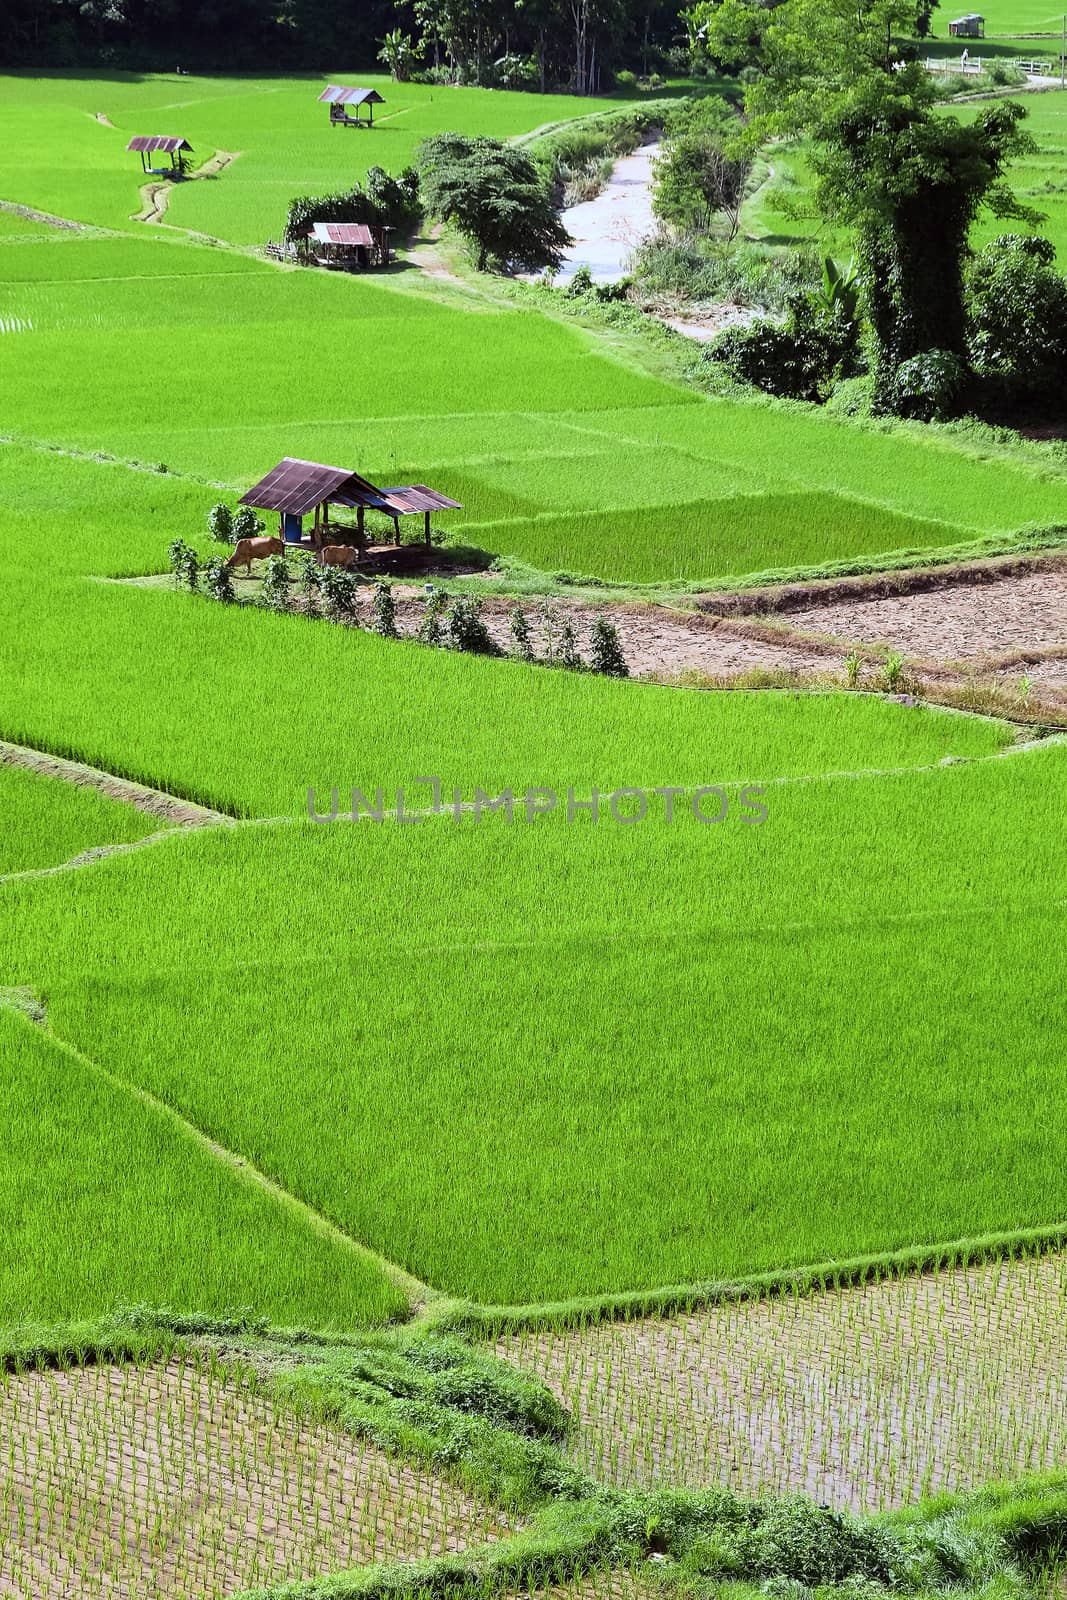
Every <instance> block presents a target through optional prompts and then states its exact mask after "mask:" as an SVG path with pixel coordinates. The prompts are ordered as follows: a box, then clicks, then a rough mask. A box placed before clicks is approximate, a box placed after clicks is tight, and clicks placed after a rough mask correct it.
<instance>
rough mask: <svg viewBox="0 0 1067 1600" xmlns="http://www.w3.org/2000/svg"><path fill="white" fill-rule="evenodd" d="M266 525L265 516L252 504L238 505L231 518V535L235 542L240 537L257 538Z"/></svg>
mask: <svg viewBox="0 0 1067 1600" xmlns="http://www.w3.org/2000/svg"><path fill="white" fill-rule="evenodd" d="M264 527H265V523H264V521H263V518H262V517H261V516H260V515H259V514H258V512H256V511H254V510H253V508H252V507H251V506H238V507H237V510H236V511H235V512H234V513H233V516H232V518H231V520H230V537H231V539H232V540H233V543H234V544H236V543H237V540H238V539H255V538H256V537H257V536H258V535H259V534H261V533H262V532H263V529H264Z"/></svg>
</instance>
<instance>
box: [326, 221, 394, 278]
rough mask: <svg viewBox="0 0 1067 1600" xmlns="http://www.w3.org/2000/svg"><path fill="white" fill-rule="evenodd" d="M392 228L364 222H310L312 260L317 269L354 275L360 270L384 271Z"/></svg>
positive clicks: (387, 259)
mask: <svg viewBox="0 0 1067 1600" xmlns="http://www.w3.org/2000/svg"><path fill="white" fill-rule="evenodd" d="M391 232H392V229H391V228H382V227H376V226H374V225H372V224H370V223H366V222H313V223H312V224H311V233H310V235H309V243H310V241H312V240H313V241H314V245H313V248H314V251H315V260H316V261H317V262H318V264H319V266H320V267H340V268H341V269H342V270H343V271H346V272H356V271H359V269H360V268H362V267H383V266H386V265H387V264H388V261H389V235H390V233H391Z"/></svg>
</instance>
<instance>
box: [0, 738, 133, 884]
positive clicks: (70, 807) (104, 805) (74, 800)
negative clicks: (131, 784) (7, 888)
mask: <svg viewBox="0 0 1067 1600" xmlns="http://www.w3.org/2000/svg"><path fill="white" fill-rule="evenodd" d="M0 817H2V818H3V827H2V829H0V877H4V876H6V874H8V873H10V872H28V871H32V870H33V869H35V868H40V867H54V866H58V865H59V864H60V863H61V862H64V861H69V860H71V859H72V858H73V857H74V856H77V855H79V854H80V853H81V852H82V851H84V850H89V849H92V848H93V847H95V846H98V845H105V844H130V843H132V842H133V841H134V840H136V839H143V838H145V837H146V836H147V835H148V834H150V833H156V832H157V831H158V830H159V829H160V828H161V827H163V826H164V824H163V823H162V822H161V821H160V820H159V818H158V817H151V816H146V815H145V813H144V812H142V811H136V810H135V809H134V808H133V806H131V805H126V804H124V803H123V802H122V801H120V800H112V799H110V798H108V797H107V796H106V795H103V794H100V793H98V792H96V791H95V790H93V789H84V788H78V787H76V786H75V785H74V784H72V783H68V782H65V781H63V780H62V779H59V778H49V777H41V776H38V774H36V773H34V772H27V771H24V770H23V769H21V768H19V767H13V766H5V765H4V764H3V763H0Z"/></svg>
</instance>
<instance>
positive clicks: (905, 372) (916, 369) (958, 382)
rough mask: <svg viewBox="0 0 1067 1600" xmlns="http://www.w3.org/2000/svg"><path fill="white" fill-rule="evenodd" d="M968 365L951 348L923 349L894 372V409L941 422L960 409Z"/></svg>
mask: <svg viewBox="0 0 1067 1600" xmlns="http://www.w3.org/2000/svg"><path fill="white" fill-rule="evenodd" d="M966 382H967V368H966V367H965V366H964V363H963V362H962V361H961V359H960V357H959V356H958V355H956V354H955V353H954V351H952V350H924V351H922V353H921V354H919V355H915V356H911V357H909V359H908V360H907V361H902V362H901V363H900V365H899V366H898V367H897V369H896V371H895V372H894V374H893V380H892V394H891V400H892V404H891V409H892V410H893V411H895V412H896V413H897V415H898V416H901V417H916V418H917V419H918V420H919V421H920V422H932V421H941V420H943V419H944V418H946V417H951V416H953V415H954V414H955V413H956V411H957V410H958V409H959V399H960V396H961V394H962V393H963V390H964V387H965V385H966Z"/></svg>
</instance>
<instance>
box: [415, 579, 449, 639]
mask: <svg viewBox="0 0 1067 1600" xmlns="http://www.w3.org/2000/svg"><path fill="white" fill-rule="evenodd" d="M445 605H446V597H445V594H444V592H443V591H442V590H441V589H435V590H434V592H433V594H431V595H430V596H429V598H428V599H427V601H426V610H425V612H424V614H423V618H422V621H421V622H420V623H419V631H418V634H417V637H418V640H419V642H420V644H433V645H440V644H443V643H444V620H443V613H444V609H445Z"/></svg>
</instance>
